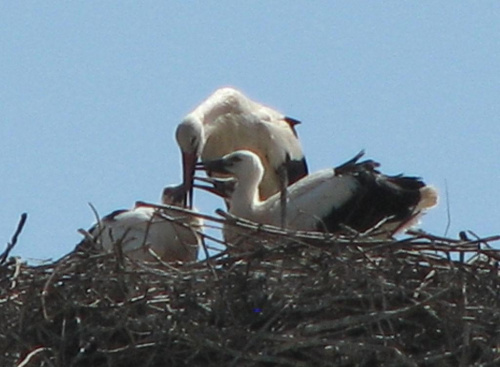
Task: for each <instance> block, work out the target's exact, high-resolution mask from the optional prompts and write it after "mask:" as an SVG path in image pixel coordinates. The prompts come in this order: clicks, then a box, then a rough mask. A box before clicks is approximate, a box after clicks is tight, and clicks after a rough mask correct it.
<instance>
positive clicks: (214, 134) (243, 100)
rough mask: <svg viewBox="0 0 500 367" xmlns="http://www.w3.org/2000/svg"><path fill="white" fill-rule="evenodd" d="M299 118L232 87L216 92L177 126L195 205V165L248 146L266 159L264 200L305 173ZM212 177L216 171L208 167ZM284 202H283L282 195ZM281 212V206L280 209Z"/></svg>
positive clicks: (188, 191) (186, 185)
mask: <svg viewBox="0 0 500 367" xmlns="http://www.w3.org/2000/svg"><path fill="white" fill-rule="evenodd" d="M298 123H299V121H297V120H294V119H292V118H289V117H286V116H284V115H283V114H281V113H280V112H277V111H275V110H273V109H272V108H270V107H267V106H264V105H262V104H260V103H257V102H255V101H252V100H251V99H249V98H248V97H246V96H245V95H243V93H241V92H239V91H237V90H235V89H233V88H221V89H218V90H216V91H215V92H214V93H213V94H212V95H211V96H209V97H208V98H207V99H206V100H205V101H204V102H202V103H201V104H200V105H199V106H198V107H197V108H196V109H194V110H193V111H192V112H191V113H189V114H188V115H187V116H186V117H185V118H184V120H183V121H182V122H181V123H180V124H179V126H178V127H177V130H176V133H175V136H176V139H177V143H178V144H179V147H180V149H181V153H182V167H183V168H182V169H183V182H184V188H185V190H186V194H187V195H188V200H187V201H188V205H189V207H191V206H192V197H193V177H194V167H195V163H196V161H197V160H198V158H201V160H202V161H207V160H213V159H216V158H220V157H222V156H224V155H226V154H228V153H231V152H234V151H236V150H242V149H245V150H250V151H252V152H254V153H255V154H257V156H258V157H259V158H260V161H261V162H262V163H261V164H262V167H263V172H262V178H261V180H260V182H259V187H258V193H259V197H260V199H266V198H268V197H269V196H271V195H273V194H275V193H277V192H282V193H284V192H285V188H286V187H287V186H288V185H289V184H292V183H294V182H296V181H297V180H299V179H300V178H302V177H304V176H306V175H307V172H308V171H307V163H306V160H305V157H304V154H303V152H302V147H301V145H300V142H299V139H298V137H297V133H296V131H295V125H296V124H298ZM207 173H208V174H209V175H212V174H214V175H217V174H220V173H218V172H217V173H216V172H215V171H213V172H212V171H211V170H209V171H208V172H207ZM282 202H284V200H283V197H282ZM282 210H283V209H282Z"/></svg>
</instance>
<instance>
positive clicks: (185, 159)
mask: <svg viewBox="0 0 500 367" xmlns="http://www.w3.org/2000/svg"><path fill="white" fill-rule="evenodd" d="M197 159H198V157H197V156H196V154H195V153H182V173H183V184H184V190H185V193H184V202H185V203H186V204H187V207H188V208H189V209H192V208H193V180H194V167H195V164H196V161H197Z"/></svg>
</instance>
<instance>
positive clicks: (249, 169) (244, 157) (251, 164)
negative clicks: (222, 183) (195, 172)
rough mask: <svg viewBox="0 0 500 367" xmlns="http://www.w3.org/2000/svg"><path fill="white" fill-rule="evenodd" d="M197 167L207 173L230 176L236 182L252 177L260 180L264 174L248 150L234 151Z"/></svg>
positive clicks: (255, 158) (256, 157) (257, 159)
mask: <svg viewBox="0 0 500 367" xmlns="http://www.w3.org/2000/svg"><path fill="white" fill-rule="evenodd" d="M198 167H199V168H202V169H205V170H207V171H209V172H216V173H223V174H230V175H233V176H234V177H236V178H237V179H238V180H245V179H248V178H250V177H253V176H255V177H257V178H258V179H261V178H262V175H263V172H264V167H263V166H262V163H261V161H260V159H259V157H258V156H257V155H256V154H255V153H252V152H250V151H248V150H238V151H235V152H233V153H230V154H227V155H225V156H224V157H222V158H220V159H215V160H212V161H208V162H203V163H201V164H199V165H198Z"/></svg>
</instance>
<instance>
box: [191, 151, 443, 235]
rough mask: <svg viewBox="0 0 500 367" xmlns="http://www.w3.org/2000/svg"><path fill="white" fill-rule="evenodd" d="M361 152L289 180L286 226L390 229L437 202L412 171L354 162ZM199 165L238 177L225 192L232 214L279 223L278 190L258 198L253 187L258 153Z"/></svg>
mask: <svg viewBox="0 0 500 367" xmlns="http://www.w3.org/2000/svg"><path fill="white" fill-rule="evenodd" d="M362 155H363V153H360V154H358V155H357V156H356V157H355V158H353V159H352V160H350V161H349V162H347V163H345V164H343V165H341V166H339V167H337V168H334V169H324V170H321V171H318V172H316V173H313V174H311V175H309V176H307V177H304V178H303V179H301V180H299V181H297V182H296V183H295V184H293V185H291V186H289V187H288V203H287V220H288V222H287V228H289V229H294V230H306V231H322V232H338V231H340V230H342V229H343V228H346V227H348V228H351V229H353V230H355V231H358V232H365V231H367V230H368V229H370V228H372V227H373V226H375V225H377V224H379V223H385V224H384V225H383V226H382V228H384V229H386V230H387V231H390V232H391V233H389V234H393V233H394V232H399V231H402V230H404V229H406V228H408V227H409V226H411V225H412V224H414V223H415V222H416V217H418V216H419V215H420V214H422V213H423V212H424V211H425V210H426V209H428V208H431V207H433V206H434V205H436V204H437V200H438V194H437V192H436V190H435V189H434V188H432V187H430V186H426V185H425V184H424V183H423V182H422V181H421V180H420V179H418V178H416V177H407V176H402V175H398V176H387V175H384V174H382V173H380V172H379V171H377V170H376V169H375V168H376V167H378V166H379V165H378V163H376V162H374V161H370V160H368V161H364V162H359V163H358V160H359V158H360V157H361V156H362ZM198 166H199V167H201V168H203V169H207V170H210V171H214V172H220V173H225V174H231V175H233V176H234V178H235V179H236V182H237V183H236V186H235V188H234V191H232V192H231V191H230V192H229V196H230V198H229V201H230V206H229V208H230V209H229V212H230V213H231V214H233V215H235V216H238V217H241V218H244V219H248V220H251V221H253V222H256V223H263V224H270V225H275V226H278V225H280V220H281V217H280V214H281V213H280V197H279V195H273V196H271V197H269V198H268V199H266V200H264V201H262V200H260V199H259V196H258V193H257V187H258V185H259V183H260V181H261V180H262V177H263V175H264V167H263V165H262V163H261V162H260V159H259V157H258V156H257V155H255V154H254V153H252V152H250V151H244V150H243V151H236V152H233V153H230V154H228V155H226V156H224V157H222V158H221V159H217V160H213V161H209V162H204V163H201V164H199V165H198ZM383 221H385V222H383ZM224 236H225V238H226V240H227V241H229V242H231V241H233V240H234V239H235V236H236V234H234V233H233V232H232V231H231V230H230V229H228V228H225V230H224Z"/></svg>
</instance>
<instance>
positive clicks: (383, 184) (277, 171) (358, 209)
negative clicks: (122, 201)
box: [94, 88, 438, 261]
mask: <svg viewBox="0 0 500 367" xmlns="http://www.w3.org/2000/svg"><path fill="white" fill-rule="evenodd" d="M297 123H299V122H298V121H297V120H295V119H292V118H289V117H286V116H285V115H283V114H281V113H279V112H277V111H275V110H273V109H272V108H270V107H267V106H264V105H262V104H260V103H257V102H255V101H252V100H251V99H249V98H247V97H246V96H245V95H243V94H242V93H241V92H239V91H237V90H235V89H233V88H222V89H219V90H217V91H216V92H214V93H213V94H212V95H211V96H210V97H209V98H208V99H207V100H205V101H204V102H203V103H201V104H200V105H199V106H198V107H197V108H196V109H195V110H194V111H192V112H191V113H189V114H188V115H187V116H186V117H185V118H184V120H183V121H182V122H181V123H180V124H179V125H178V127H177V130H176V139H177V142H178V144H179V147H180V149H181V153H182V165H183V184H181V185H180V186H177V187H169V188H167V189H165V191H164V194H163V197H162V201H163V203H166V204H171V205H178V206H185V204H186V203H187V206H188V207H191V206H192V202H193V188H194V187H200V188H204V189H206V190H209V191H211V192H214V193H216V194H218V195H220V196H222V197H224V199H225V200H226V204H227V207H228V210H229V212H230V213H231V214H233V215H235V216H238V217H241V218H244V219H247V220H250V221H253V222H256V223H261V224H270V225H275V226H281V227H285V228H286V229H290V230H306V231H322V232H339V231H342V230H346V229H347V230H351V231H352V232H353V233H362V232H366V231H369V230H370V229H371V228H373V227H377V228H379V232H378V233H379V235H380V234H382V235H388V236H391V235H393V234H394V233H396V232H400V231H404V230H405V229H407V228H408V227H409V226H411V225H412V224H414V223H415V222H416V220H417V218H418V217H419V216H420V215H421V214H423V213H424V212H425V210H427V209H429V208H431V207H433V206H434V205H436V204H437V200H438V195H437V192H436V190H435V189H434V188H432V187H430V186H427V185H425V183H424V182H423V181H422V180H421V179H419V178H417V177H408V176H403V175H397V176H388V175H384V174H382V173H381V172H380V171H379V170H378V169H377V168H378V166H379V164H378V163H377V162H374V161H371V160H365V161H360V159H361V157H362V155H363V153H360V154H358V155H356V156H355V157H354V158H353V159H351V160H350V161H348V162H346V163H344V164H342V165H340V166H338V167H336V168H331V169H324V170H321V171H318V172H315V173H313V174H310V175H309V174H308V169H307V163H306V159H305V157H304V154H303V151H302V147H301V144H300V141H299V139H298V135H297V132H296V130H295V125H296V124H297ZM198 160H201V163H198V164H197V162H198ZM195 169H204V170H206V171H207V174H208V175H209V176H211V177H212V178H213V179H212V180H209V182H211V185H210V186H206V185H205V186H203V185H198V184H194V183H193V182H194V179H195ZM227 177H229V178H227ZM205 181H206V180H205ZM168 215H172V213H167V212H165V211H158V210H156V209H153V208H149V207H136V208H134V209H132V210H128V211H117V212H114V213H112V214H110V215H109V216H107V217H105V218H103V219H102V220H101V221H100V226H99V228H100V231H99V234H100V243H101V244H102V246H103V247H104V248H105V249H107V250H110V249H112V248H113V243H114V242H116V241H117V239H121V241H120V242H121V246H122V248H123V249H124V251H131V252H130V253H131V254H132V253H135V254H136V255H135V256H134V257H135V258H138V259H150V258H151V256H153V257H154V255H155V254H156V255H158V257H159V258H160V259H162V260H165V261H177V260H180V261H192V260H196V257H197V248H198V243H199V241H200V238H199V235H198V234H197V233H196V231H198V230H200V228H201V226H202V223H201V221H200V220H199V219H198V218H196V217H192V216H189V215H185V216H184V217H183V218H181V219H182V220H183V221H184V223H179V222H172V221H168V220H165V218H162V216H168ZM177 216H178V214H177ZM186 224H187V225H186ZM231 228H232V227H227V228H226V226H225V228H224V237H225V240H226V241H228V242H235V241H236V239H237V237H238V236H239V234H238V233H237V232H235V231H234V230H232V229H231ZM95 231H96V230H95V229H94V232H95ZM113 232H115V233H114V234H113ZM132 235H133V236H132ZM125 237H127V238H125ZM151 252H153V254H151Z"/></svg>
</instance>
